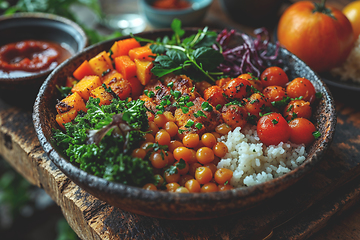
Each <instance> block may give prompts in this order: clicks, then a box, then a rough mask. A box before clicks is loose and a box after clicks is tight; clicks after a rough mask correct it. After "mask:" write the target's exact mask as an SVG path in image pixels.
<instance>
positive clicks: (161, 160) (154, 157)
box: [149, 151, 168, 169]
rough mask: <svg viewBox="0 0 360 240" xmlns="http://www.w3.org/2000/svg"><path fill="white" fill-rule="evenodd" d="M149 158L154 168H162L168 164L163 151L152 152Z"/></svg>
mask: <svg viewBox="0 0 360 240" xmlns="http://www.w3.org/2000/svg"><path fill="white" fill-rule="evenodd" d="M149 159H150V162H151V165H152V166H153V167H154V168H159V169H160V168H164V167H165V166H166V165H167V164H168V158H167V156H166V154H165V153H164V151H159V152H153V153H152V154H151V155H150V158H149Z"/></svg>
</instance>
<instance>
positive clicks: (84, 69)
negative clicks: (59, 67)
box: [73, 60, 96, 80]
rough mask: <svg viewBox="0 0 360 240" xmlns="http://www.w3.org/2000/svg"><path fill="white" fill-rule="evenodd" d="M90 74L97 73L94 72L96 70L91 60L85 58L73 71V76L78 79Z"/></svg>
mask: <svg viewBox="0 0 360 240" xmlns="http://www.w3.org/2000/svg"><path fill="white" fill-rule="evenodd" d="M89 75H96V73H95V72H94V70H93V69H92V68H91V66H90V64H89V62H88V61H87V60H85V61H84V62H83V63H82V64H81V65H80V66H79V67H78V68H77V69H76V70H75V71H74V72H73V76H74V77H75V78H76V79H77V80H81V79H83V77H85V76H89Z"/></svg>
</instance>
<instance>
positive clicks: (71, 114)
mask: <svg viewBox="0 0 360 240" xmlns="http://www.w3.org/2000/svg"><path fill="white" fill-rule="evenodd" d="M77 113H78V112H77V111H76V109H75V108H72V109H71V110H70V111H67V112H64V113H59V114H56V122H57V123H58V124H59V126H60V127H61V128H62V129H65V127H64V124H65V123H68V122H71V121H72V120H74V119H75V117H76V116H77Z"/></svg>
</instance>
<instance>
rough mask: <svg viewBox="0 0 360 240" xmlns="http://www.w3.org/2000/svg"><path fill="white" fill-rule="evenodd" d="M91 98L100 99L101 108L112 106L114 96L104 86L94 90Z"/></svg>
mask: <svg viewBox="0 0 360 240" xmlns="http://www.w3.org/2000/svg"><path fill="white" fill-rule="evenodd" d="M90 97H93V98H99V99H100V103H99V105H100V106H101V105H108V104H110V103H111V100H112V99H113V96H112V95H111V93H108V92H107V91H106V90H105V88H104V87H103V86H99V87H97V88H95V89H93V90H92V91H91V92H90Z"/></svg>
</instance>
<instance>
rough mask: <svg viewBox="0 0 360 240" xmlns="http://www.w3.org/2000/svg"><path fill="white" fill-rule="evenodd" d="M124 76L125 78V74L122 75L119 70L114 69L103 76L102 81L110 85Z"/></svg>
mask: <svg viewBox="0 0 360 240" xmlns="http://www.w3.org/2000/svg"><path fill="white" fill-rule="evenodd" d="M123 78H124V77H123V75H121V74H120V73H119V72H118V71H116V70H115V69H114V70H112V71H111V72H109V73H107V74H105V75H104V76H102V77H101V81H102V83H105V85H106V86H107V87H108V86H109V85H110V83H112V82H116V81H120V80H121V79H123Z"/></svg>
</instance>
